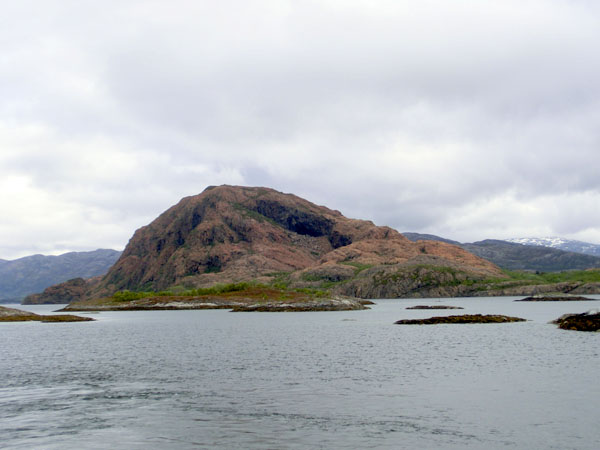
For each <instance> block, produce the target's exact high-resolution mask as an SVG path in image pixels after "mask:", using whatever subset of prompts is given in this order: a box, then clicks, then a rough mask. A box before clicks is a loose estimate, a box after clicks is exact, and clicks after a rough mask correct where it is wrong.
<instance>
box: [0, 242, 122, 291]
mask: <svg viewBox="0 0 600 450" xmlns="http://www.w3.org/2000/svg"><path fill="white" fill-rule="evenodd" d="M120 255H121V252H120V251H117V250H110V249H98V250H94V251H89V252H69V253H64V254H62V255H58V256H52V255H49V256H48V255H31V256H25V257H23V258H19V259H15V260H12V261H7V260H0V303H8V302H15V303H18V302H20V301H21V299H22V298H23V297H25V296H27V295H29V294H32V293H35V292H40V291H42V290H44V289H45V288H47V287H49V286H51V285H54V284H57V283H61V282H63V281H67V280H70V279H72V278H79V277H81V278H91V277H95V276H98V275H104V274H105V273H106V272H107V271H108V269H109V268H110V267H111V266H112V265H113V264H114V263H115V262H116V261H117V259H118V258H119V256H120Z"/></svg>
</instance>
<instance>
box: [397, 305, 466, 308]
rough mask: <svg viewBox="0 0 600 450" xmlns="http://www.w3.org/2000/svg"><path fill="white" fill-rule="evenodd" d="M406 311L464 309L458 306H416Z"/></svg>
mask: <svg viewBox="0 0 600 450" xmlns="http://www.w3.org/2000/svg"><path fill="white" fill-rule="evenodd" d="M406 309H464V308H462V307H460V306H450V305H416V306H408V307H407V308H406Z"/></svg>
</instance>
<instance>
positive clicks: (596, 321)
mask: <svg viewBox="0 0 600 450" xmlns="http://www.w3.org/2000/svg"><path fill="white" fill-rule="evenodd" d="M552 323H555V324H557V325H558V328H561V329H563V330H575V331H600V311H598V310H597V309H596V310H592V311H588V312H584V313H582V314H565V315H563V316H560V317H559V318H558V319H556V320H554V321H552Z"/></svg>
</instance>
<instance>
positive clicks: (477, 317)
mask: <svg viewBox="0 0 600 450" xmlns="http://www.w3.org/2000/svg"><path fill="white" fill-rule="evenodd" d="M525 321H526V320H525V319H521V318H520V317H511V316H503V315H494V314H485V315H484V314H465V315H461V316H439V317H429V318H428V319H402V320H398V321H396V322H394V324H396V325H436V324H445V323H506V322H525Z"/></svg>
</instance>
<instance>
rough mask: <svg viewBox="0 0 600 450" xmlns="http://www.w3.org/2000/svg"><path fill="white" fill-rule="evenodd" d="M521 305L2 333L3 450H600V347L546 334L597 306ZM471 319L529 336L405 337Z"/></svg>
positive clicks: (199, 317) (458, 332) (146, 321)
mask: <svg viewBox="0 0 600 450" xmlns="http://www.w3.org/2000/svg"><path fill="white" fill-rule="evenodd" d="M592 297H594V298H597V299H600V296H592ZM514 299H515V298H514V297H512V298H509V297H504V298H460V299H426V300H423V299H421V300H380V301H377V305H375V306H373V307H372V309H371V310H370V311H350V312H320V313H231V312H228V311H223V310H217V311H148V312H102V313H100V314H94V315H93V317H94V318H96V319H97V322H90V323H72V324H70V323H53V324H46V323H1V324H0V348H1V352H0V447H2V448H11V449H12V448H14V449H31V448H35V449H61V450H62V449H87V448H90V449H185V448H191V449H195V448H226V449H237V448H239V449H249V448H252V449H300V448H302V449H304V448H315V449H335V448H344V449H369V448H373V449H463V448H473V449H497V448H498V449H499V448H519V449H561V450H563V449H594V450H597V449H598V448H600V357H599V356H600V355H599V353H600V333H582V332H574V331H563V330H560V329H558V328H557V327H556V326H555V325H551V324H548V323H547V322H548V321H550V320H552V319H555V318H557V317H559V316H560V315H561V314H564V313H568V312H572V313H575V312H583V311H587V310H589V309H592V308H599V307H600V301H599V302H570V303H564V302H563V303H514V302H513V301H512V300H514ZM432 303H442V304H449V305H456V306H463V307H464V308H465V310H464V311H451V310H440V311H410V310H406V309H405V307H407V306H411V305H416V304H432ZM17 307H20V308H23V309H25V308H26V309H29V310H31V311H34V312H38V313H48V312H50V311H52V309H56V306H29V307H27V306H17ZM457 313H458V314H462V313H484V314H491V313H500V314H508V315H516V316H519V317H523V318H525V319H528V320H529V321H528V322H523V323H512V324H481V325H435V326H401V325H393V322H394V321H396V320H398V319H401V318H414V317H430V316H432V315H450V314H457Z"/></svg>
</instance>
